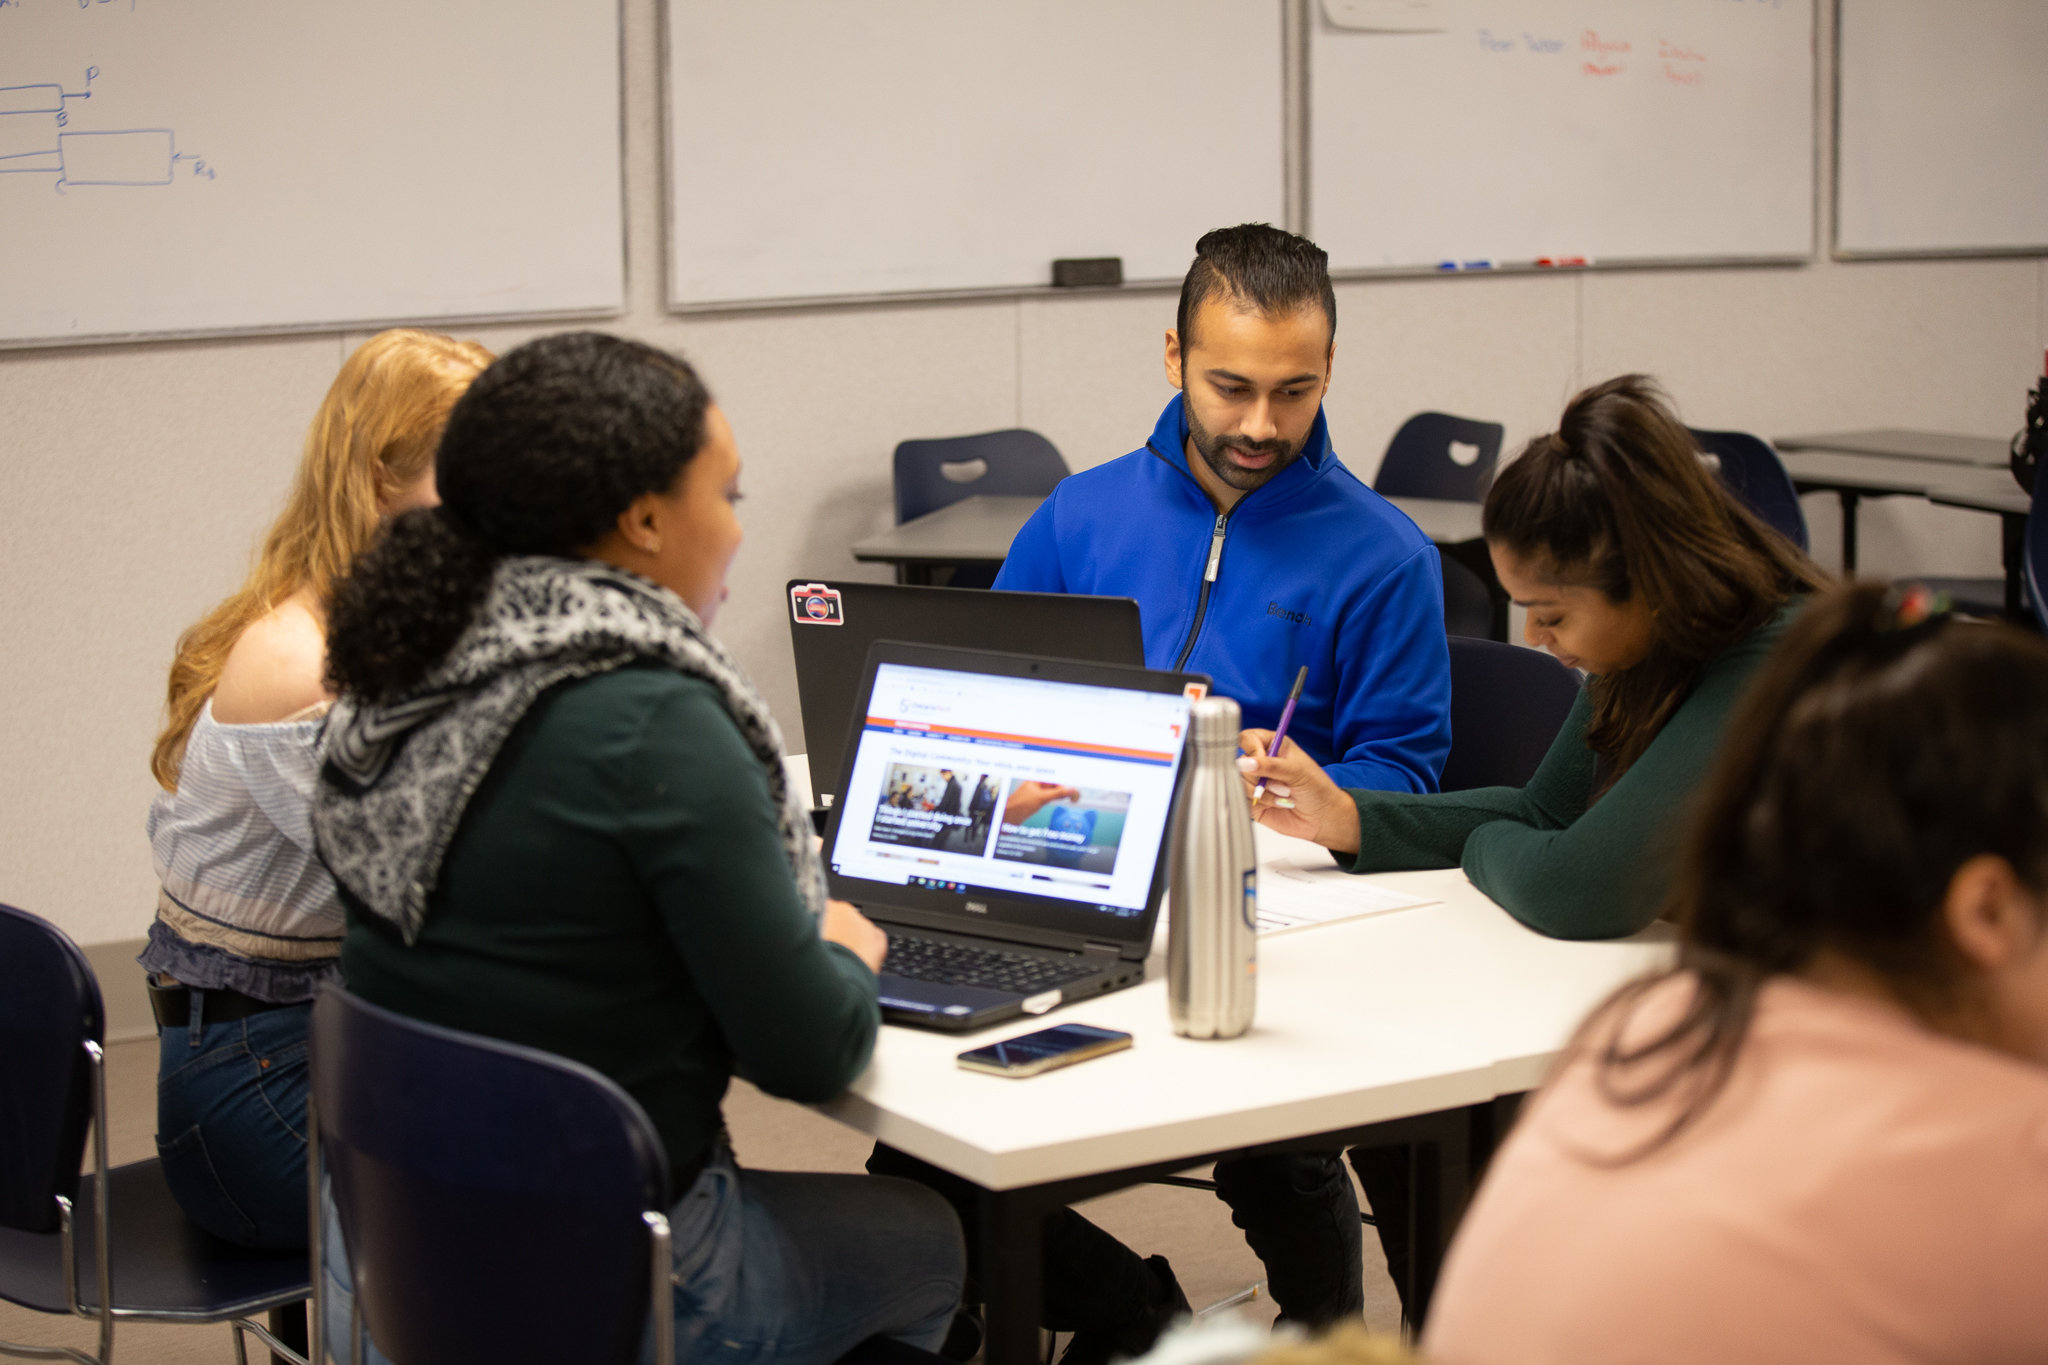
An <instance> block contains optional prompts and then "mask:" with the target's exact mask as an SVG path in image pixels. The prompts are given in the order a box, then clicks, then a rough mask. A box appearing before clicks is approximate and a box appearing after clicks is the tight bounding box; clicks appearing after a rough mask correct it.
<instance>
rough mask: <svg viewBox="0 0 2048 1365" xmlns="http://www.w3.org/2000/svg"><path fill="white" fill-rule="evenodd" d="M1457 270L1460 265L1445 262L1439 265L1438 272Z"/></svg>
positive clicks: (1453, 262) (1454, 262)
mask: <svg viewBox="0 0 2048 1365" xmlns="http://www.w3.org/2000/svg"><path fill="white" fill-rule="evenodd" d="M1457 268H1458V263H1457V262H1456V261H1443V262H1440V263H1439V264H1438V265H1437V269H1438V270H1456V269H1457Z"/></svg>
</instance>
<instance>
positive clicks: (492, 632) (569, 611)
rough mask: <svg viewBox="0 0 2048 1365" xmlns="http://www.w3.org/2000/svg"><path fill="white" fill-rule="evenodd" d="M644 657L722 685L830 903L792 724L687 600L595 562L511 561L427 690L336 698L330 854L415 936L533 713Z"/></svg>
mask: <svg viewBox="0 0 2048 1365" xmlns="http://www.w3.org/2000/svg"><path fill="white" fill-rule="evenodd" d="M639 659H658V660H660V661H661V662H663V663H665V664H667V665H669V666H670V667H671V668H674V669H676V670H677V671H678V672H682V673H687V674H689V675H690V676H691V677H694V678H702V679H704V680H705V681H706V682H708V683H710V684H711V685H712V686H713V687H716V688H717V689H718V692H719V695H720V697H721V698H723V700H724V702H725V709H726V710H727V711H728V712H730V713H731V715H732V718H733V721H734V723H735V724H737V725H738V726H739V730H740V734H741V735H743V736H744V737H745V738H746V741H747V745H748V747H749V748H751V749H752V750H753V751H754V754H755V756H756V757H758V758H759V759H760V760H761V765H762V767H764V768H765V769H767V772H768V789H769V791H770V792H771V793H772V794H773V796H774V798H775V800H776V803H777V804H778V806H779V807H780V809H781V815H780V818H779V821H778V824H779V827H780V829H781V832H782V843H783V849H784V851H785V852H786V853H787V854H788V857H789V866H790V871H791V872H792V873H794V874H795V877H796V884H797V889H798V890H799V891H800V892H801V893H802V895H803V898H804V900H805V902H806V903H807V904H808V905H809V906H810V908H811V911H812V913H814V914H816V913H821V912H822V911H823V910H824V908H825V877H824V872H823V870H822V869H821V868H820V867H819V864H818V857H817V853H816V851H815V850H814V849H813V848H812V845H811V822H810V814H809V812H807V811H805V810H804V809H802V807H801V805H800V804H799V803H798V801H797V799H796V796H795V794H794V793H793V792H792V791H791V790H790V786H789V782H788V779H787V778H786V777H785V775H784V773H783V769H782V732H781V730H780V729H778V728H777V726H776V724H775V719H774V717H772V716H770V715H769V714H768V708H767V706H766V705H765V704H764V703H763V702H762V700H761V697H760V694H759V693H757V692H756V691H755V690H754V686H753V684H752V683H751V682H749V681H748V679H747V676H746V674H745V673H744V672H742V671H741V669H740V666H739V664H738V663H736V662H735V661H734V660H733V658H732V656H731V655H729V654H727V653H726V651H725V647H724V646H723V645H721V644H719V643H718V641H717V640H715V639H713V638H712V637H711V635H710V634H709V632H707V631H706V630H705V629H704V626H703V624H702V623H701V622H699V621H698V619H697V614H696V613H695V612H693V611H691V610H690V608H689V607H688V606H687V605H686V604H685V603H684V602H683V600H682V599H681V598H679V597H677V596H676V595H675V594H674V593H672V592H670V591H668V590H667V589H666V588H663V587H661V586H660V585H659V584H656V583H653V582H651V581H649V580H648V579H645V578H642V577H640V576H639V575H638V574H635V573H631V572H628V571H627V570H625V569H620V568H615V567H613V566H612V565H609V564H603V563H599V562H596V561H593V560H583V559H556V558H552V557H543V556H537V555H536V556H520V557H515V558H509V559H506V560H504V561H503V562H502V563H500V564H499V565H498V568H497V571H496V573H495V575H494V576H493V578H492V580H491V586H490V589H489V591H488V592H487V593H486V594H485V596H484V601H483V605H482V606H481V607H480V608H479V609H478V612H477V617H476V619H475V620H474V621H473V622H472V623H471V624H470V626H469V628H468V629H467V630H465V631H464V632H463V634H462V637H461V638H460V639H459V640H457V641H456V642H455V646H454V648H452V649H451V650H449V651H448V657H447V658H446V659H444V660H442V662H441V663H440V664H439V665H438V666H437V667H436V668H435V669H434V670H433V672H431V673H430V674H428V675H427V677H426V678H424V679H422V680H421V682H420V684H419V685H418V686H417V687H415V688H413V689H412V690H411V691H410V692H409V693H407V694H406V695H405V696H403V697H400V698H398V699H396V700H394V701H392V702H389V703H387V704H385V705H381V706H364V705H361V704H359V703H358V702H357V701H356V700H355V699H354V698H349V697H344V698H342V700H340V701H339V702H337V703H335V706H334V710H333V711H332V712H331V713H330V714H329V716H328V722H327V730H326V734H325V737H324V738H323V740H322V744H321V760H322V766H321V781H320V789H319V791H318V792H317V793H316V794H315V796H314V798H313V833H314V837H315V839H316V840H317V842H318V845H319V850H320V856H321V858H322V860H323V861H325V862H326V864H327V866H328V868H329V870H331V871H332V872H333V873H334V875H335V878H336V879H337V880H338V881H339V882H340V883H341V884H342V886H344V887H346V888H347V889H348V890H349V891H350V892H351V893H353V894H354V895H355V896H356V898H357V899H359V900H360V901H362V903H363V904H364V905H366V906H368V907H369V908H370V909H371V910H372V911H374V912H376V913H377V914H378V915H381V916H383V917H384V918H385V919H387V920H390V921H391V922H392V923H393V924H395V925H396V926H398V929H399V932H400V933H402V934H403V935H404V936H405V941H406V942H407V943H411V942H412V941H413V940H414V939H415V938H416V937H417V936H418V934H419V931H420V924H421V922H422V921H423V920H424V919H425V917H426V913H427V898H428V896H429V895H430V894H432V892H433V890H434V885H435V882H436V881H437V879H438V878H439V876H440V871H441V862H442V859H443V858H444V857H445V856H446V855H447V852H448V844H449V841H450V840H451V839H453V838H454V836H455V828H456V825H457V824H458V823H459V822H460V821H461V819H462V812H463V810H464V809H465V808H466V807H467V806H468V805H469V800H470V797H471V796H472V795H474V794H475V792H476V789H477V785H478V784H479V783H480V782H482V781H483V779H484V774H485V773H486V772H488V771H489V770H490V766H491V762H492V760H493V759H495V758H496V757H497V755H498V750H499V748H500V747H502V746H503V744H504V743H505V740H506V738H507V736H509V735H510V734H511V733H512V729H513V727H514V726H516V725H517V724H518V723H519V719H520V717H522V716H524V715H525V714H526V712H527V710H528V708H530V707H531V706H532V705H533V703H534V701H535V700H536V699H537V698H538V697H539V696H540V695H541V693H543V692H545V691H546V690H547V689H548V688H550V687H553V686H555V685H556V684H557V683H562V682H567V681H568V680H570V679H572V678H582V677H589V676H591V675H592V674H597V673H605V672H609V671H611V670H612V669H615V668H619V667H621V666H623V665H625V664H629V663H632V662H634V661H635V660H639Z"/></svg>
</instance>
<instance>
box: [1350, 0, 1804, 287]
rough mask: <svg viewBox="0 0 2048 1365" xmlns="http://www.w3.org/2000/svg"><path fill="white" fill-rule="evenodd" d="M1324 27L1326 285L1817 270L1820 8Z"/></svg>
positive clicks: (1472, 12)
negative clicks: (1329, 280) (1675, 269)
mask: <svg viewBox="0 0 2048 1365" xmlns="http://www.w3.org/2000/svg"><path fill="white" fill-rule="evenodd" d="M1317 10H1318V14H1317V18H1316V22H1315V23H1314V25H1313V27H1312V31H1311V34H1310V44H1311V46H1310V57H1309V104H1310V110H1311V113H1310V124H1311V129H1312V131H1311V135H1310V137H1311V141H1310V152H1309V164H1310V181H1309V224H1310V233H1311V235H1312V236H1314V237H1315V239H1316V241H1317V242H1318V243H1320V244H1321V245H1322V246H1323V247H1324V248H1325V249H1326V250H1328V251H1329V253H1330V265H1331V267H1332V269H1342V270H1360V271H1369V270H1383V269H1401V268H1425V269H1435V268H1440V267H1441V266H1442V265H1443V263H1445V262H1454V263H1457V264H1458V265H1460V266H1465V265H1474V266H1480V267H1484V266H1486V265H1487V264H1488V263H1490V264H1491V265H1492V266H1493V267H1495V268H1498V267H1505V266H1517V265H1522V266H1526V265H1531V264H1534V263H1536V262H1538V261H1544V260H1548V261H1561V260H1576V259H1583V260H1585V261H1588V262H1591V263H1596V264H1611V263H1623V264H1625V263H1644V262H1661V261H1683V260H1695V261H1717V260H1797V259H1805V258H1808V257H1810V256H1811V255H1812V254H1813V250H1814V143H1813V135H1814V83H1813V82H1814V58H1813V42H1814V31H1813V6H1812V0H1402V3H1401V4H1399V5H1393V4H1384V3H1383V4H1380V5H1370V4H1360V3H1357V0H1352V3H1348V4H1347V3H1344V2H1343V0H1323V3H1321V4H1318V5H1317ZM1376 12H1377V14H1376ZM1333 16H1334V17H1335V18H1336V19H1337V20H1338V22H1356V23H1361V24H1363V25H1365V26H1363V27H1344V28H1340V27H1338V26H1337V24H1336V23H1333V22H1332V17H1333ZM1395 25H1398V26H1399V28H1400V29H1402V30H1405V31H1389V30H1391V29H1392V28H1394V26H1395ZM1418 30H1420V31H1418Z"/></svg>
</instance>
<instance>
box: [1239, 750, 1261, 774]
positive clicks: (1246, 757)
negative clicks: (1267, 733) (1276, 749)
mask: <svg viewBox="0 0 2048 1365" xmlns="http://www.w3.org/2000/svg"><path fill="white" fill-rule="evenodd" d="M1237 770H1238V771H1239V772H1241V773H1253V772H1257V771H1258V770H1259V760H1257V759H1256V758H1253V757H1252V756H1251V755H1250V754H1241V755H1239V757H1238V760H1237Z"/></svg>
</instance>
